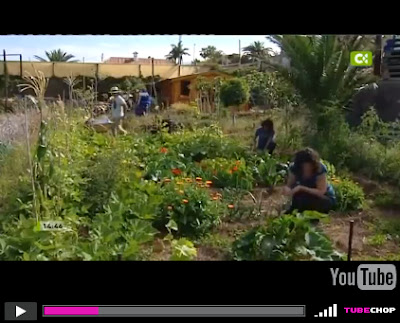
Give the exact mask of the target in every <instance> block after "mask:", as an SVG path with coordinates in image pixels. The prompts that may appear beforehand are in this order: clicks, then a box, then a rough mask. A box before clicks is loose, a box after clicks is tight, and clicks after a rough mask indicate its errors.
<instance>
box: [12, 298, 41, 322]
mask: <svg viewBox="0 0 400 323" xmlns="http://www.w3.org/2000/svg"><path fill="white" fill-rule="evenodd" d="M4 319H5V320H6V321H36V320H37V303H34V302H7V303H5V304H4Z"/></svg>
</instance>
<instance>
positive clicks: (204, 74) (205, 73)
mask: <svg viewBox="0 0 400 323" xmlns="http://www.w3.org/2000/svg"><path fill="white" fill-rule="evenodd" d="M213 75H215V76H231V75H230V74H228V73H224V72H220V71H207V72H201V73H194V74H188V75H183V76H178V77H172V78H169V79H166V80H163V81H179V80H184V79H188V78H195V77H197V76H213Z"/></svg>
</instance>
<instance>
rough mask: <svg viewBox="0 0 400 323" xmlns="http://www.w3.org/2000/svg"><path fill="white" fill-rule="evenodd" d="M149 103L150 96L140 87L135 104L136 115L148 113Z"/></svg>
mask: <svg viewBox="0 0 400 323" xmlns="http://www.w3.org/2000/svg"><path fill="white" fill-rule="evenodd" d="M150 105H151V97H150V94H149V93H148V92H147V90H146V89H142V90H141V91H140V92H139V98H138V102H137V106H136V109H135V113H136V115H137V116H144V115H146V114H148V113H149V110H150Z"/></svg>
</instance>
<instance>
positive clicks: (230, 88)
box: [220, 78, 250, 107]
mask: <svg viewBox="0 0 400 323" xmlns="http://www.w3.org/2000/svg"><path fill="white" fill-rule="evenodd" d="M249 93H250V90H249V86H248V84H247V83H246V82H245V81H244V80H242V79H239V78H236V79H231V80H228V81H226V82H224V83H223V84H222V86H221V90H220V99H221V102H222V104H223V105H224V106H225V107H235V106H236V107H237V106H240V105H242V104H243V103H246V102H247V101H248V100H249V96H250V94H249Z"/></svg>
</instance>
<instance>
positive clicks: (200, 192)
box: [155, 178, 223, 237]
mask: <svg viewBox="0 0 400 323" xmlns="http://www.w3.org/2000/svg"><path fill="white" fill-rule="evenodd" d="M205 186H206V184H205V183H203V181H202V180H200V179H197V180H195V179H191V178H182V179H178V178H176V179H174V180H170V179H166V180H164V183H163V184H162V191H161V192H162V195H163V205H162V206H161V207H160V210H159V217H158V219H157V221H156V222H155V225H156V227H159V228H163V227H165V225H167V224H168V223H170V222H169V221H170V220H173V223H175V224H176V227H177V228H176V230H175V231H176V235H178V236H186V237H201V236H203V235H204V234H206V233H207V232H208V231H209V230H211V229H212V228H213V227H215V226H216V225H217V224H219V223H220V218H221V216H222V214H223V208H222V204H221V202H220V201H219V200H218V199H217V200H213V199H212V198H211V197H210V193H209V191H208V189H207V188H206V187H205Z"/></svg>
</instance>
